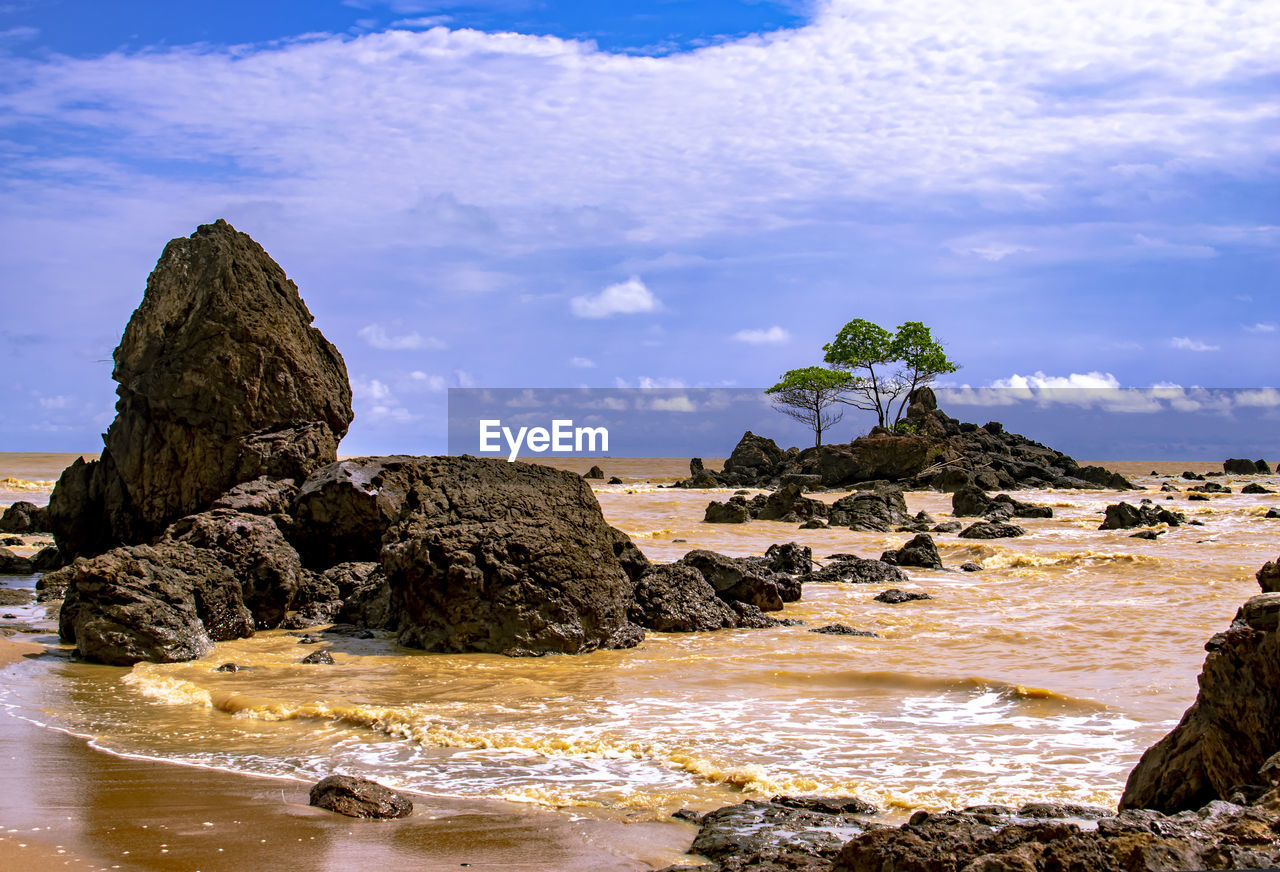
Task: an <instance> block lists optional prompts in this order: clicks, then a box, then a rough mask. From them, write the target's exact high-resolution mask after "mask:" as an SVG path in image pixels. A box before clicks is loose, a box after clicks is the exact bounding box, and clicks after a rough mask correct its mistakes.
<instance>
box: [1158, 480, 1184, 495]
mask: <svg viewBox="0 0 1280 872" xmlns="http://www.w3.org/2000/svg"><path fill="white" fill-rule="evenodd" d="M1160 492H1161V493H1164V494H1176V493H1182V491H1180V490H1179V489H1178V488H1176V487H1174V486H1173V485H1171V484H1169V482H1167V481H1166V482H1165V483H1164V484H1162V485H1160Z"/></svg>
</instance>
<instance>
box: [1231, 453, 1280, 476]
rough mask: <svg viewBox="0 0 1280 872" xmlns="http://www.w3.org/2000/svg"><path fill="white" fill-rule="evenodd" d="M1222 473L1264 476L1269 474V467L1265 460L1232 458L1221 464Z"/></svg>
mask: <svg viewBox="0 0 1280 872" xmlns="http://www.w3.org/2000/svg"><path fill="white" fill-rule="evenodd" d="M1222 471H1223V472H1225V473H1227V474H1228V475H1257V474H1258V473H1262V474H1264V475H1267V474H1270V472H1271V467H1270V466H1269V465H1268V464H1267V462H1266V461H1265V460H1257V461H1254V460H1246V459H1245V458H1243V457H1232V458H1230V459H1229V460H1224V461H1223V462H1222Z"/></svg>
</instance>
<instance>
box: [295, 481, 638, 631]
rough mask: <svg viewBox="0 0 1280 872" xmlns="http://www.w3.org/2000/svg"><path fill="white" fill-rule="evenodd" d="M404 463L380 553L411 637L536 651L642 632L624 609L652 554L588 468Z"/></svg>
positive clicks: (399, 617) (401, 622)
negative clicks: (399, 509)
mask: <svg viewBox="0 0 1280 872" xmlns="http://www.w3.org/2000/svg"><path fill="white" fill-rule="evenodd" d="M406 470H407V472H408V473H411V474H409V475H407V478H406V482H407V487H406V496H405V497H404V506H403V513H402V516H403V520H401V521H400V522H399V523H397V524H396V525H395V526H393V527H392V528H390V529H389V530H387V532H386V533H385V536H384V539H385V544H384V547H383V548H382V549H381V561H380V562H381V563H382V568H383V571H384V572H385V574H386V576H387V580H388V583H389V585H390V590H391V604H390V609H391V612H392V613H393V614H394V615H395V616H396V628H397V630H398V632H399V639H400V643H401V644H402V645H407V646H409V647H414V648H425V649H427V650H429V651H451V652H462V651H480V652H491V653H503V654H510V655H531V654H546V653H553V652H555V653H579V652H585V651H592V650H595V649H598V648H624V647H630V646H633V645H635V644H637V643H638V642H639V640H640V639H641V637H642V636H643V631H642V630H641V629H640V628H639V627H637V626H636V625H634V624H632V623H630V622H629V621H628V620H627V609H628V606H629V605H630V604H631V602H632V584H633V576H632V575H631V572H639V571H640V570H641V567H643V566H645V565H647V561H644V558H643V555H639V556H638V557H637V555H638V550H637V549H635V546H634V545H632V543H631V542H630V540H629V539H627V537H626V536H624V535H623V534H622V533H620V532H618V531H617V530H614V529H613V528H612V527H610V526H609V525H608V524H607V523H605V520H604V516H603V515H602V514H601V512H600V504H599V503H598V502H597V501H596V498H595V495H594V494H593V493H592V491H591V487H590V486H589V485H588V484H587V483H586V482H585V481H583V479H582V478H581V477H580V476H577V475H574V474H572V473H568V472H564V471H561V470H557V469H552V468H550V467H545V466H539V465H534V464H526V463H507V462H505V461H502V460H493V459H485V458H472V457H422V458H416V459H415V460H414V462H413V463H412V464H411V465H409V466H408V467H407V468H406ZM384 489H385V487H384ZM307 490H308V488H307V485H305V484H304V486H303V488H302V493H306V492H307ZM301 499H302V496H301V495H300V496H299V500H300V501H301ZM629 569H630V570H631V571H630V572H629Z"/></svg>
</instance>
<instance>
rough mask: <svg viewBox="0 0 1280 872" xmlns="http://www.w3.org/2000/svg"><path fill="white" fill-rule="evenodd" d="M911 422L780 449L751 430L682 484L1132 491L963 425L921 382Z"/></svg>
mask: <svg viewBox="0 0 1280 872" xmlns="http://www.w3.org/2000/svg"><path fill="white" fill-rule="evenodd" d="M906 423H907V424H909V425H911V427H913V428H914V431H915V432H914V433H913V434H911V435H894V434H890V433H888V432H886V431H882V430H879V429H878V428H877V430H875V431H873V434H872V435H867V436H863V437H860V438H858V439H855V440H853V441H852V442H849V443H844V444H840V443H835V444H828V445H822V446H819V447H814V448H806V449H804V450H803V451H797V450H795V449H790V450H789V451H783V450H782V449H780V448H779V447H778V446H777V445H775V444H774V443H773V442H772V441H771V440H768V439H764V438H763V437H760V436H756V435H755V434H753V433H750V432H748V433H747V434H745V435H744V436H743V438H742V441H740V442H739V443H738V446H737V447H736V448H735V449H734V452H733V456H731V457H730V459H729V461H728V462H726V463H725V468H724V470H723V471H722V472H718V473H717V472H711V471H710V470H707V469H705V468H703V467H702V465H701V463H699V464H698V465H697V468H696V469H695V468H693V465H692V464H691V465H690V472H691V477H690V478H688V479H686V480H685V481H683V482H681V483H680V486H681V487H697V488H706V487H778V486H780V485H782V484H784V483H787V482H794V483H800V482H801V481H803V482H805V484H804V486H805V487H806V488H808V489H812V487H814V486H816V485H818V484H820V485H822V486H824V487H828V488H845V487H851V486H854V485H857V484H861V483H865V482H869V481H876V480H886V481H896V482H905V483H909V484H910V486H911V487H912V488H934V489H936V490H942V491H948V492H950V491H955V490H956V489H958V488H960V487H963V486H965V485H977V486H978V487H981V488H983V489H986V490H995V489H997V488H1005V489H1010V488H1018V487H1046V486H1052V487H1058V488H1099V487H1102V488H1112V489H1115V490H1132V489H1134V488H1133V485H1132V484H1130V483H1129V482H1128V481H1127V480H1126V479H1125V478H1124V477H1123V476H1120V475H1118V474H1116V473H1114V472H1111V471H1110V470H1108V469H1105V468H1103V467H1100V466H1080V465H1079V464H1078V463H1077V462H1076V461H1075V460H1073V459H1072V458H1070V457H1068V456H1067V455H1065V454H1063V453H1062V452H1060V451H1054V450H1053V449H1051V448H1047V447H1045V446H1044V445H1041V444H1039V443H1038V442H1033V441H1031V440H1030V439H1027V438H1025V437H1022V436H1019V435H1017V434H1014V433H1006V432H1005V431H1004V428H1003V427H1001V426H1000V425H999V424H996V423H991V424H988V425H987V426H985V427H977V426H975V425H973V424H962V423H961V422H959V421H957V420H956V419H955V418H952V417H950V416H948V415H946V414H945V413H943V412H942V411H941V410H939V409H938V408H937V400H936V397H934V396H933V392H932V391H931V390H929V389H928V388H921V389H919V390H917V391H916V392H915V394H914V395H913V396H912V398H911V403H910V405H909V406H908V408H907V416H906Z"/></svg>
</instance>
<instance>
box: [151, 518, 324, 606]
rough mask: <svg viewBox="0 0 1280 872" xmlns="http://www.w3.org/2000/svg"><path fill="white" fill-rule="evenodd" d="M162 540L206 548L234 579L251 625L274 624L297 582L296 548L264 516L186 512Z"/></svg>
mask: <svg viewBox="0 0 1280 872" xmlns="http://www.w3.org/2000/svg"><path fill="white" fill-rule="evenodd" d="M164 540H165V541H168V542H182V543H186V544H187V545H191V546H193V547H195V548H199V549H202V550H205V551H208V552H210V553H211V554H213V556H214V557H215V558H216V559H217V560H218V562H220V563H221V564H222V565H223V566H225V567H227V569H229V570H231V574H232V575H233V576H235V578H236V579H237V580H238V581H239V582H240V587H241V590H242V591H243V599H244V604H245V605H246V606H248V608H249V611H250V612H251V613H252V614H253V616H254V619H255V621H256V623H257V626H259V627H262V628H271V627H277V626H279V625H280V622H281V621H282V620H283V619H284V616H285V612H287V611H288V610H289V609H290V608H292V607H293V605H294V599H295V598H296V596H297V594H298V589H299V588H300V587H301V586H302V584H303V579H304V576H303V570H302V564H301V561H300V560H299V559H298V552H296V551H294V550H293V547H292V546H291V545H290V544H289V543H288V542H287V541H286V540H285V538H284V536H283V535H282V534H281V533H280V530H279V528H277V527H276V525H275V524H274V523H272V522H271V520H270V519H268V518H264V517H262V516H260V515H248V514H245V513H243V512H237V511H234V510H232V509H213V510H211V511H208V512H201V513H200V514H196V515H189V516H187V517H185V518H181V519H180V520H178V521H176V522H174V523H173V524H172V525H171V526H170V527H169V529H168V530H166V531H165V534H164Z"/></svg>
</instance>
